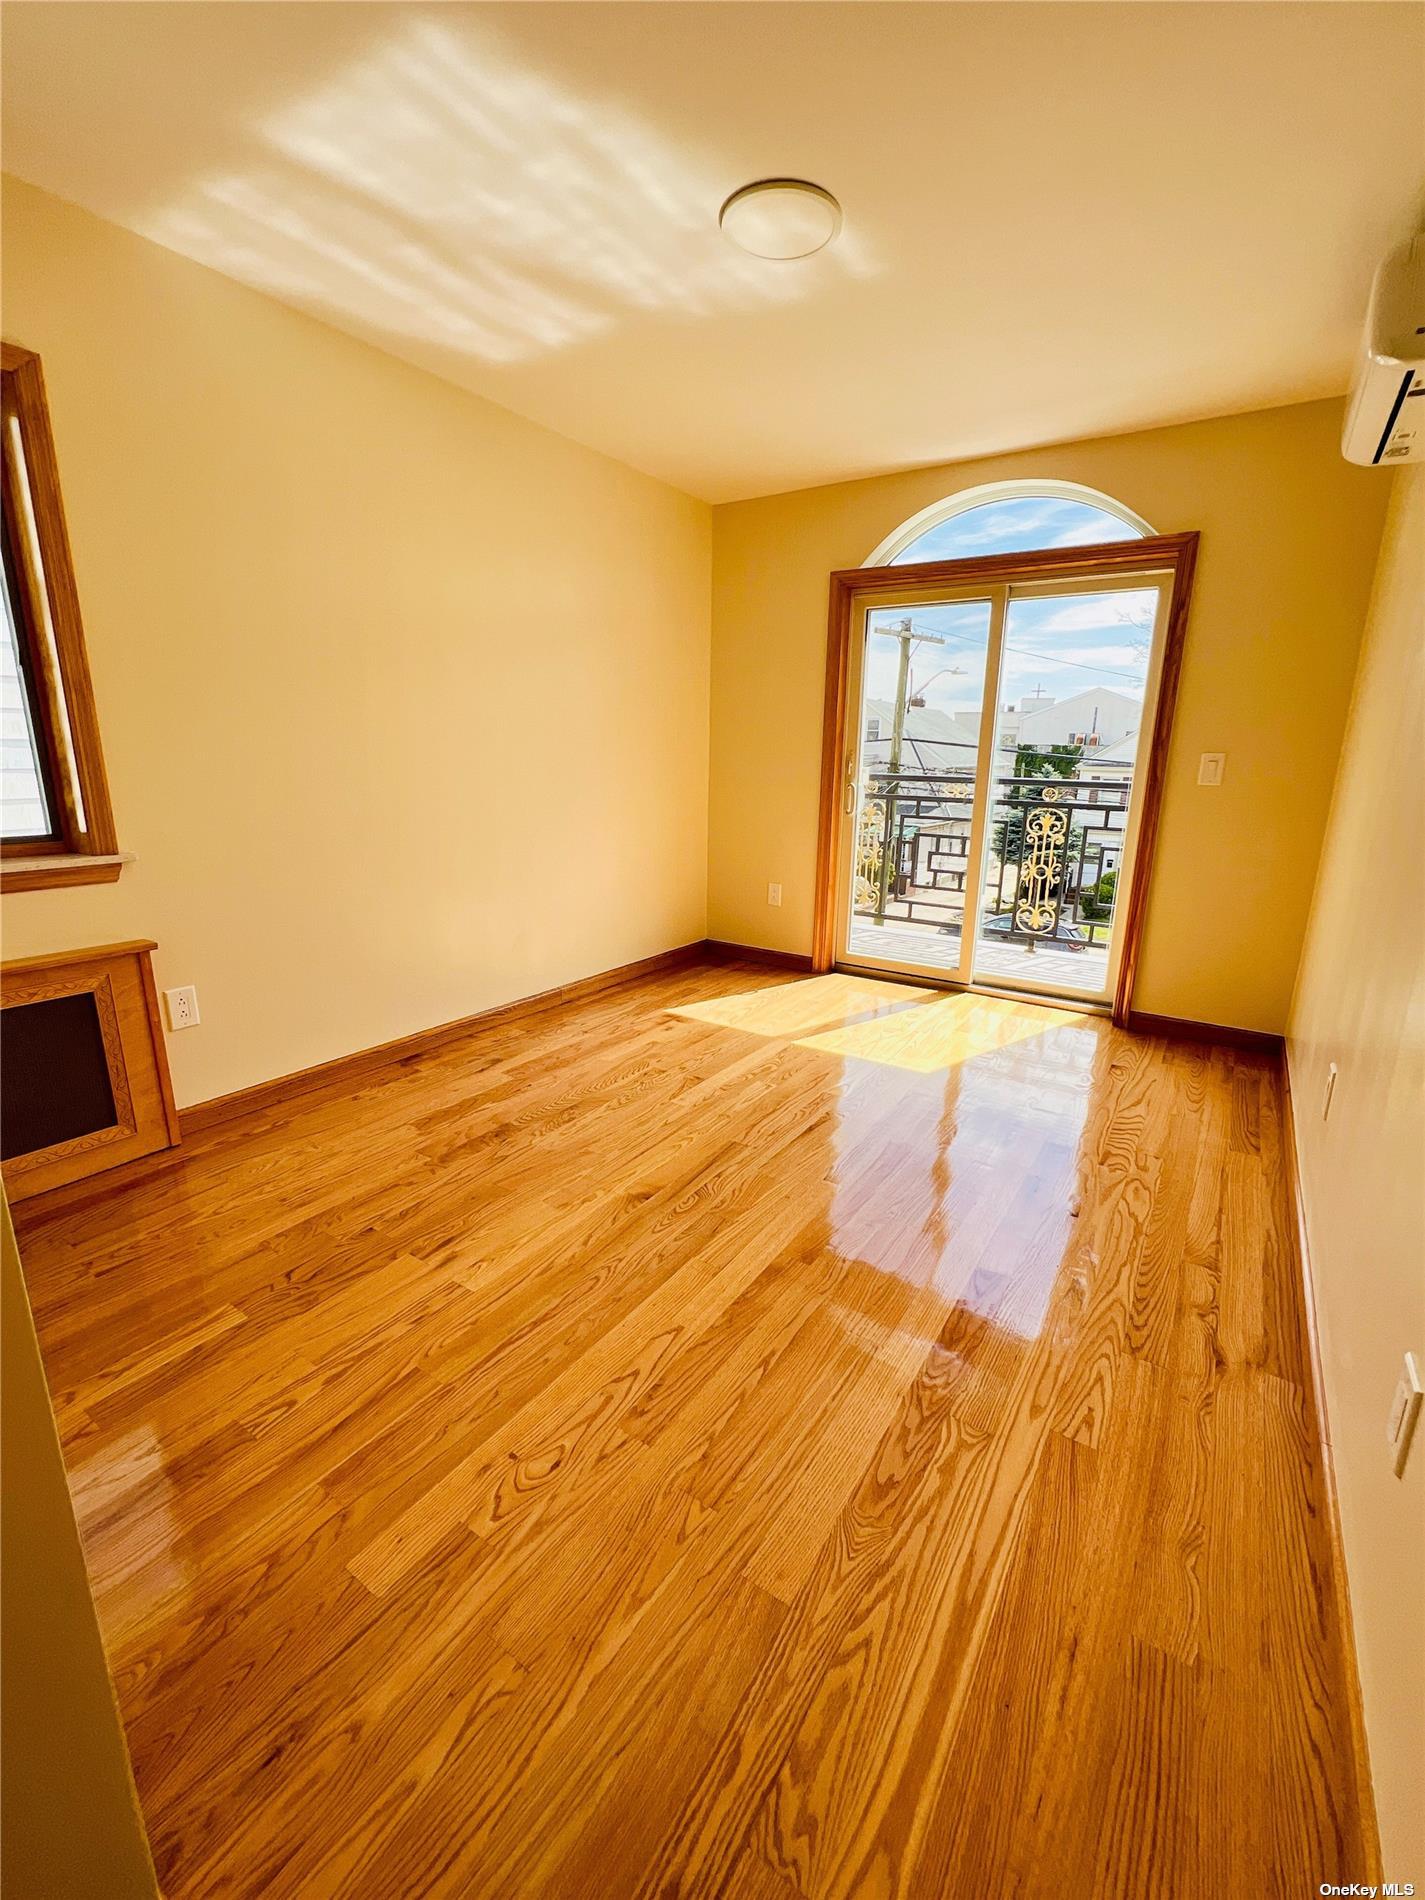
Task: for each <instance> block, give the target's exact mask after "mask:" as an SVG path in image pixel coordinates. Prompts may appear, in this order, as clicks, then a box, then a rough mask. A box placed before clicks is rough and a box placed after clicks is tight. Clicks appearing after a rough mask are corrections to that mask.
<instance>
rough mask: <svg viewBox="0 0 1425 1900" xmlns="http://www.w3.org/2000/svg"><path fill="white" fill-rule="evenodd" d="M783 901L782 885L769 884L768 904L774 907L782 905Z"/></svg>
mask: <svg viewBox="0 0 1425 1900" xmlns="http://www.w3.org/2000/svg"><path fill="white" fill-rule="evenodd" d="M781 901H782V887H781V885H780V884H769V885H768V886H767V902H768V903H769V904H773V905H776V904H780V903H781Z"/></svg>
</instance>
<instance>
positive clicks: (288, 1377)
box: [20, 965, 1366, 1900]
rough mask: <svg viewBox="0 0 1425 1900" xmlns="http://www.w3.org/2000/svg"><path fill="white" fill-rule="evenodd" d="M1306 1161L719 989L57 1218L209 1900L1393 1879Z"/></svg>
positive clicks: (124, 1539) (163, 1816)
mask: <svg viewBox="0 0 1425 1900" xmlns="http://www.w3.org/2000/svg"><path fill="white" fill-rule="evenodd" d="M1281 1140H1282V1130H1281V1104H1280V1100H1279V1092H1278V1081H1277V1077H1276V1073H1275V1070H1274V1068H1273V1067H1272V1065H1271V1064H1270V1062H1269V1061H1268V1060H1267V1059H1266V1058H1264V1057H1261V1056H1258V1055H1254V1054H1243V1053H1241V1052H1235V1051H1229V1050H1225V1049H1221V1048H1206V1047H1203V1048H1198V1047H1194V1046H1185V1045H1182V1044H1174V1043H1169V1042H1165V1041H1158V1040H1154V1039H1150V1038H1140V1037H1132V1036H1129V1035H1127V1034H1125V1033H1124V1032H1122V1031H1119V1030H1116V1029H1113V1028H1111V1027H1110V1026H1109V1025H1108V1024H1107V1023H1106V1022H1104V1021H1103V1020H1102V1019H1100V1018H1093V1017H1089V1018H1081V1017H1078V1016H1075V1015H1074V1014H1072V1013H1068V1012H1065V1011H1062V1010H1054V1011H1050V1010H1042V1009H1036V1008H1034V1007H1032V1006H1029V1005H1019V1004H1012V1003H1007V1002H999V1001H995V1000H992V999H989V998H982V997H971V996H951V995H944V994H940V993H936V992H927V991H919V990H914V989H909V988H906V987H904V986H898V985H893V984H886V983H877V982H872V981H868V980H864V979H859V978H854V977H843V976H829V977H815V978H795V977H792V976H788V975H787V974H785V973H783V972H781V971H770V970H767V969H764V968H755V967H751V966H747V965H742V966H739V965H719V966H717V967H706V968H694V969H691V970H684V971H679V972H677V973H675V974H672V975H668V976H663V977H659V978H656V979H651V980H646V981H642V982H639V983H637V984H635V985H632V986H630V987H628V988H627V989H624V990H620V991H617V992H614V993H611V994H609V995H606V996H602V997H599V998H597V999H595V1000H593V1001H591V1002H588V1003H584V1004H581V1005H577V1006H572V1007H568V1008H564V1009H561V1010H558V1011H555V1012H552V1013H551V1014H550V1015H548V1016H547V1017H542V1018H540V1019H538V1020H536V1021H534V1022H523V1023H518V1024H514V1025H510V1026H508V1027H504V1028H496V1029H494V1030H491V1031H488V1032H485V1033H482V1034H479V1035H477V1036H474V1037H472V1038H471V1039H470V1040H468V1041H466V1042H463V1043H460V1044H454V1045H449V1046H446V1047H444V1048H442V1049H440V1050H438V1051H436V1052H434V1053H432V1054H429V1055H426V1056H422V1057H420V1058H418V1059H415V1060H412V1061H410V1062H407V1063H404V1064H401V1065H399V1066H397V1067H395V1068H393V1069H392V1070H391V1071H389V1072H388V1073H387V1074H385V1075H382V1076H380V1077H372V1078H370V1079H369V1080H368V1081H367V1082H366V1083H365V1084H364V1085H362V1086H361V1087H360V1088H359V1089H358V1090H357V1091H356V1092H354V1093H351V1094H346V1095H343V1094H341V1093H339V1092H334V1091H330V1090H329V1091H327V1092H326V1093H324V1094H313V1095H307V1096H304V1097H302V1098H300V1099H298V1100H295V1101H293V1102H292V1103H291V1104H290V1105H289V1106H288V1107H287V1108H286V1109H285V1110H268V1111H266V1112H264V1113H262V1114H259V1115H253V1116H248V1117H245V1118H243V1119H241V1120H237V1121H233V1122H230V1123H227V1124H226V1125H224V1126H222V1127H219V1128H215V1129H213V1130H211V1131H210V1132H208V1133H207V1134H204V1135H202V1136H200V1137H199V1138H198V1139H196V1140H195V1141H193V1142H192V1143H191V1145H190V1146H189V1149H188V1152H187V1158H186V1160H185V1161H184V1162H183V1163H182V1164H181V1165H180V1166H178V1167H177V1168H175V1169H173V1170H171V1171H170V1172H168V1173H166V1174H164V1175H162V1176H159V1177H156V1178H154V1179H153V1180H150V1181H147V1182H141V1183H139V1184H137V1185H135V1186H132V1187H130V1188H126V1189H123V1190H122V1191H120V1192H118V1193H116V1194H115V1195H113V1196H112V1197H110V1198H108V1199H107V1200H105V1201H103V1202H100V1203H98V1204H96V1205H94V1206H93V1207H90V1208H87V1209H81V1210H77V1211H74V1212H70V1213H68V1214H63V1215H60V1216H57V1217H54V1218H51V1219H47V1220H46V1219H43V1218H41V1219H39V1220H37V1219H36V1217H35V1213H34V1211H33V1210H32V1209H21V1210H20V1211H21V1214H22V1215H25V1216H27V1217H28V1218H27V1219H26V1221H25V1226H24V1229H23V1230H22V1235H21V1239H22V1246H23V1250H24V1256H25V1264H26V1270H27V1275H28V1278H29V1282H30V1286H31V1291H32V1297H33V1300H34V1304H35V1311H36V1317H37V1320H38V1323H39V1327H40V1335H41V1340H42V1344H43V1348H44V1352H45V1356H46V1362H47V1366H48V1371H49V1375H50V1380H51V1385H52V1388H53V1391H54V1394H55V1397H56V1401H57V1407H58V1412H59V1417H60V1421H61V1427H62V1431H63V1436H64V1441H65V1446H66V1452H67V1457H68V1460H69V1466H70V1472H71V1478H72V1484H73V1490H74V1495H75V1499H76V1504H77V1508H78V1512H79V1516H80V1521H81V1527H82V1530H83V1535H84V1540H85V1545H86V1550H87V1554H88V1558H89V1563H90V1567H91V1571H92V1575H93V1578H94V1583H95V1589H96V1595H97V1598H98V1603H99V1609H100V1614H101V1619H102V1622H103V1625H104V1629H105V1632H106V1638H107V1641H108V1644H109V1647H110V1653H111V1657H112V1660H113V1663H114V1667H115V1672H116V1677H117V1683H118V1689H119V1695H120V1700H121V1704H122V1708H123V1713H124V1717H125V1721H126V1724H127V1728H128V1733H129V1738H130V1743H131V1747H132V1751H133V1758H134V1766H135V1772H136V1775H137V1778H138V1783H139V1788H140V1791H141V1794H142V1798H143V1802H144V1807H145V1810H146V1813H147V1817H148V1823H149V1828H150V1833H151V1837H152V1841H153V1847H154V1853H155V1857H156V1860H157V1863H158V1867H159V1872H160V1878H161V1880H162V1882H163V1885H164V1890H165V1892H166V1894H168V1895H169V1896H170V1900H176V1897H177V1896H189V1895H205V1896H206V1895H244V1896H246V1895H254V1896H255V1895H263V1896H269V1897H270V1896H287V1895H301V1896H304V1897H305V1896H326V1895H338V1894H339V1895H343V1896H348V1895H349V1896H365V1897H372V1900H388V1897H394V1896H408V1895H409V1896H417V1895H419V1896H426V1895H442V1896H444V1895H451V1896H454V1895H459V1896H480V1900H496V1897H498V1896H521V1897H522V1900H527V1897H529V1896H540V1897H543V1896H550V1900H582V1897H583V1896H589V1897H590V1900H593V1897H594V1896H598V1900H653V1897H654V1896H658V1897H659V1900H667V1897H669V1896H674V1895H678V1896H684V1897H687V1896H693V1895H706V1896H714V1895H716V1896H724V1897H725V1900H798V1897H799V1896H800V1897H801V1900H832V1897H833V1896H851V1895H855V1896H865V1897H866V1900H870V1897H871V1896H875V1897H876V1900H892V1897H893V1896H914V1900H946V1897H947V1896H948V1897H951V1900H958V1897H959V1896H964V1897H965V1900H989V1897H991V1896H999V1895H1017V1896H1031V1895H1032V1896H1040V1895H1043V1896H1048V1895H1053V1896H1055V1897H1056V1900H1066V1897H1067V1900H1077V1897H1078V1896H1100V1895H1101V1896H1112V1897H1113V1900H1134V1897H1136V1896H1143V1897H1144V1900H1149V1897H1150V1896H1151V1900H1164V1897H1165V1896H1198V1895H1201V1896H1208V1895H1211V1896H1214V1900H1220V1897H1222V1896H1227V1897H1228V1900H1235V1896H1238V1895H1242V1896H1245V1895H1248V1894H1259V1893H1260V1894H1263V1895H1281V1896H1287V1895H1302V1894H1307V1893H1311V1892H1314V1891H1315V1889H1316V1887H1317V1885H1318V1883H1319V1882H1321V1881H1323V1880H1349V1879H1351V1878H1353V1877H1355V1878H1360V1877H1362V1875H1363V1873H1364V1871H1365V1867H1366V1863H1365V1860H1364V1858H1363V1852H1364V1850H1363V1845H1362V1838H1361V1821H1360V1817H1359V1815H1358V1814H1357V1812H1356V1810H1355V1806H1354V1797H1353V1793H1352V1789H1353V1782H1352V1777H1351V1774H1350V1772H1349V1735H1348V1722H1347V1712H1346V1690H1345V1679H1344V1669H1343V1655H1342V1648H1341V1636H1340V1632H1339V1631H1338V1630H1337V1629H1335V1628H1334V1627H1333V1625H1332V1608H1331V1605H1332V1592H1331V1590H1330V1588H1329V1587H1328V1583H1329V1576H1328V1571H1329V1561H1330V1558H1329V1550H1328V1545H1327V1535H1326V1529H1325V1523H1326V1519H1325V1508H1324V1491H1323V1479H1322V1473H1321V1470H1320V1468H1319V1464H1318V1458H1317V1439H1316V1432H1315V1426H1314V1423H1313V1418H1312V1413H1311V1403H1310V1398H1309V1384H1308V1371H1307V1358H1306V1345H1305V1339H1304V1333H1303V1325H1302V1314H1301V1311H1300V1306H1299V1293H1298V1285H1299V1278H1298V1269H1297V1261H1296V1255H1295V1242H1294V1235H1293V1231H1292V1228H1291V1224H1290V1221H1289V1218H1288V1210H1287V1201H1286V1193H1285V1187H1284V1181H1283V1169H1282V1150H1281Z"/></svg>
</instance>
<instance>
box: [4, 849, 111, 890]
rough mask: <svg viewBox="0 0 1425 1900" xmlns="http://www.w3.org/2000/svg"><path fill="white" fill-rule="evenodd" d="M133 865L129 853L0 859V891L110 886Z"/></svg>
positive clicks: (71, 852)
mask: <svg viewBox="0 0 1425 1900" xmlns="http://www.w3.org/2000/svg"><path fill="white" fill-rule="evenodd" d="M133 861H134V858H133V853H132V852H131V851H110V852H103V853H99V852H96V853H95V854H94V855H93V856H92V857H90V856H86V855H85V854H83V853H81V852H78V851H69V852H57V853H55V855H54V856H53V857H46V858H40V857H36V858H4V859H0V891H50V890H59V889H62V888H63V887H64V886H66V885H69V884H113V883H115V882H117V880H118V876H119V873H120V871H122V870H123V868H124V866H125V865H126V864H132V863H133Z"/></svg>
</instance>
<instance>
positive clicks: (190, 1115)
mask: <svg viewBox="0 0 1425 1900" xmlns="http://www.w3.org/2000/svg"><path fill="white" fill-rule="evenodd" d="M705 954H706V946H705V945H704V944H703V943H702V942H697V943H684V944H679V945H678V947H677V948H676V949H674V950H660V951H658V952H657V954H656V955H654V956H651V957H640V958H639V959H638V961H637V962H636V963H621V964H619V965H618V967H617V968H616V969H613V970H601V971H599V973H598V974H597V975H595V976H584V977H580V978H579V979H578V980H577V981H576V982H573V983H564V984H561V985H560V986H559V988H558V989H553V990H541V991H539V992H538V994H537V995H534V996H521V997H517V998H516V1000H515V1001H514V1002H512V1003H500V1004H497V1005H496V1007H495V1008H494V1009H483V1010H479V1011H477V1012H476V1014H475V1015H473V1016H461V1017H458V1018H457V1019H456V1021H454V1022H450V1023H438V1024H437V1025H436V1026H435V1028H433V1029H418V1030H416V1031H415V1032H414V1034H412V1035H409V1036H398V1037H396V1038H395V1040H394V1041H392V1042H380V1043H377V1044H376V1045H375V1046H374V1047H373V1048H370V1049H357V1050H355V1051H354V1052H353V1053H352V1054H351V1055H349V1056H335V1057H333V1059H332V1060H331V1061H330V1062H319V1063H317V1064H316V1065H315V1066H314V1067H313V1068H310V1069H297V1070H295V1071H294V1072H293V1073H292V1074H291V1075H279V1076H276V1077H274V1078H273V1080H272V1081H270V1082H255V1083H254V1084H253V1085H252V1086H251V1087H250V1088H245V1089H235V1090H234V1091H233V1093H232V1094H231V1095H215V1096H214V1097H213V1098H212V1100H211V1101H207V1102H195V1103H194V1104H193V1106H192V1107H191V1108H184V1109H180V1110H179V1115H178V1119H179V1121H180V1123H181V1124H182V1128H183V1134H184V1136H185V1138H186V1137H187V1136H189V1135H196V1134H200V1133H202V1131H203V1130H204V1129H207V1128H217V1127H219V1126H220V1125H221V1124H222V1123H223V1122H229V1121H233V1120H234V1119H235V1118H236V1117H237V1116H239V1115H250V1114H253V1113H254V1112H255V1111H260V1110H262V1109H268V1108H275V1107H277V1106H278V1105H279V1104H281V1103H283V1102H286V1101H289V1100H290V1099H291V1098H292V1097H294V1096H298V1095H307V1094H309V1093H310V1092H311V1091H312V1090H313V1089H321V1088H328V1087H330V1086H331V1085H332V1084H333V1083H340V1084H343V1085H346V1084H349V1083H351V1082H354V1081H357V1080H358V1079H359V1078H361V1077H362V1076H366V1075H370V1074H372V1073H373V1071H375V1070H377V1069H387V1068H390V1067H391V1066H392V1065H393V1064H394V1063H398V1062H408V1061H409V1060H410V1059H411V1057H412V1056H421V1055H426V1054H428V1053H429V1051H430V1050H432V1049H438V1048H440V1047H441V1045H442V1044H444V1043H447V1042H456V1041H458V1040H459V1039H460V1037H462V1036H468V1035H470V1034H471V1033H472V1032H474V1031H476V1030H480V1029H493V1028H495V1027H496V1026H501V1027H503V1026H504V1025H506V1024H508V1023H512V1022H517V1021H518V1020H519V1019H520V1018H521V1017H522V1016H537V1015H542V1014H543V1013H544V1011H546V1010H550V1009H558V1008H559V1007H560V1006H561V1004H564V1003H578V1002H582V1001H584V999H585V998H587V997H590V996H598V995H601V994H602V993H603V992H604V991H605V990H613V989H618V988H619V987H620V986H621V985H623V984H625V983H633V982H636V981H637V980H638V978H639V977H642V976H655V975H657V974H658V973H659V972H660V971H662V970H675V969H679V968H681V967H682V966H683V965H684V964H688V963H696V962H698V961H699V959H700V958H702V957H703V956H704V955H705Z"/></svg>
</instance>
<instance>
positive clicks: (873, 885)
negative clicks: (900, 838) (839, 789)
mask: <svg viewBox="0 0 1425 1900" xmlns="http://www.w3.org/2000/svg"><path fill="white" fill-rule="evenodd" d="M885 821H886V808H885V805H884V803H883V802H882V801H881V800H880V799H878V798H863V799H862V801H861V814H860V820H859V822H858V824H857V827H856V877H855V889H856V895H855V903H854V908H855V909H856V910H858V911H863V912H864V911H868V910H872V909H874V907H875V903H876V891H877V885H878V880H879V878H880V875H881V857H882V854H883V852H884V849H885V838H884V827H885Z"/></svg>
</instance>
